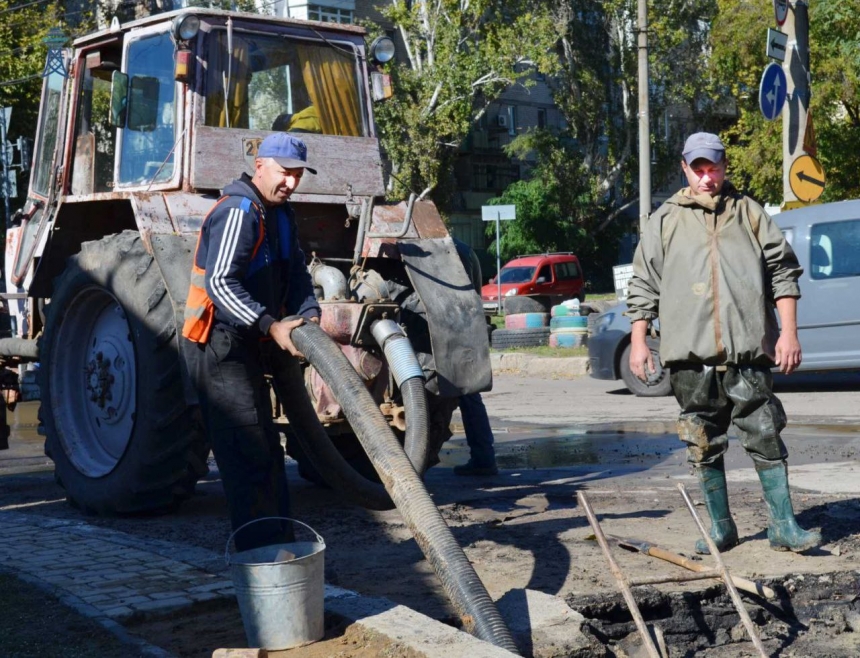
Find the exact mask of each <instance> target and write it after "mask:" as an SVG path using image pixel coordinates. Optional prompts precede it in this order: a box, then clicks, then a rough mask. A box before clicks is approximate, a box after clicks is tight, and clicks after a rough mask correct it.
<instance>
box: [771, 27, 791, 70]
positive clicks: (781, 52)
mask: <svg viewBox="0 0 860 658" xmlns="http://www.w3.org/2000/svg"><path fill="white" fill-rule="evenodd" d="M787 44H788V35H787V34H786V33H785V32H780V31H779V30H774V29H773V28H772V27H769V28H767V56H768V57H770V58H771V59H775V60H776V61H778V62H784V61H785V48H786V45H787Z"/></svg>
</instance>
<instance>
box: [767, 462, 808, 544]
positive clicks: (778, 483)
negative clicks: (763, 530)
mask: <svg viewBox="0 0 860 658" xmlns="http://www.w3.org/2000/svg"><path fill="white" fill-rule="evenodd" d="M755 470H756V472H757V473H758V479H759V480H761V488H762V490H763V491H764V500H765V502H766V503H767V510H768V515H769V517H770V523H769V524H768V527H767V538H768V540H769V541H770V547H771V548H772V549H773V550H775V551H794V552H795V553H802V552H803V551H808V550H809V549H810V548H815V547H816V546H820V545H821V533H820V532H810V531H808V530H804V529H803V528H801V527H800V526H799V525H797V520H796V519H795V518H794V508H793V507H792V505H791V492H790V491H789V489H788V466H787V465H786V463H785V462H779V463H777V464H760V463H758V462H756V465H755Z"/></svg>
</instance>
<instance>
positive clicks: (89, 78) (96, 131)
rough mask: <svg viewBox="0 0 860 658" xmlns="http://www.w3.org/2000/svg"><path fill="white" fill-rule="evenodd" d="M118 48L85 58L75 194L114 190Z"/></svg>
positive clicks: (103, 49)
mask: <svg viewBox="0 0 860 658" xmlns="http://www.w3.org/2000/svg"><path fill="white" fill-rule="evenodd" d="M120 56H121V54H120V51H119V47H118V44H117V45H113V46H112V45H105V46H102V47H101V48H100V49H99V50H92V51H89V52H87V53H85V54H84V56H83V58H82V64H83V75H82V80H81V84H80V87H79V88H78V102H77V107H76V111H77V119H76V120H75V142H74V144H75V151H74V154H75V155H74V160H73V163H72V178H71V193H72V194H92V193H93V192H108V191H110V190H111V189H112V188H113V164H114V155H115V154H116V129H115V128H113V127H112V126H111V125H110V121H109V118H110V92H111V74H112V73H113V72H114V71H116V70H117V69H119V63H120Z"/></svg>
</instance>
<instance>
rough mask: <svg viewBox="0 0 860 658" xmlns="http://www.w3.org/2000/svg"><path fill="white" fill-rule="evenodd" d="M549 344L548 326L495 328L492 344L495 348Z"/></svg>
mask: <svg viewBox="0 0 860 658" xmlns="http://www.w3.org/2000/svg"><path fill="white" fill-rule="evenodd" d="M543 345H549V327H537V328H530V329H496V330H495V331H494V332H493V343H492V346H493V348H494V349H497V350H504V349H509V348H512V347H541V346H543Z"/></svg>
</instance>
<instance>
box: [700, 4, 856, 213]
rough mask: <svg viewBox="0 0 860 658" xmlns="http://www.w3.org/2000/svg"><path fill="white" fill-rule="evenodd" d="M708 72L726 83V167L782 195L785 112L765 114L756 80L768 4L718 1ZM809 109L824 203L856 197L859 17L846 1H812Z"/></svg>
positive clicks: (771, 195)
mask: <svg viewBox="0 0 860 658" xmlns="http://www.w3.org/2000/svg"><path fill="white" fill-rule="evenodd" d="M717 4H718V8H719V11H718V14H717V16H716V18H715V19H714V23H713V31H712V46H713V48H712V52H713V54H712V57H711V58H710V60H709V62H708V73H709V76H710V78H711V80H712V81H713V84H714V85H715V86H716V85H723V86H725V87H727V88H728V89H730V93H731V97H732V98H733V99H734V101H735V102H736V103H737V108H738V116H737V120H736V122H734V123H733V124H732V125H731V126H729V127H728V128H727V129H726V130H725V131H724V132H723V137H724V138H725V140H726V142H727V151H728V157H729V173H730V175H731V176H732V178H733V179H734V181H735V183H736V185H738V186H739V187H740V188H742V189H744V190H746V191H747V192H748V193H749V194H751V195H752V196H753V197H755V198H757V199H758V200H759V201H761V202H763V203H779V202H781V201H782V198H783V182H782V177H783V161H782V160H783V149H782V131H783V127H782V118H781V117H780V118H778V119H777V120H775V121H768V120H766V119H765V118H764V117H763V116H762V114H761V112H760V110H759V108H758V86H759V81H760V79H761V74H762V71H763V70H764V67H765V65H766V64H767V58H766V56H765V53H764V52H763V50H764V49H763V48H762V36H763V35H764V34H765V30H766V29H767V27H769V26H772V25H773V11H772V7H771V6H770V5H769V4H765V3H749V2H746V1H745V0H718V3H717ZM809 44H810V61H811V64H810V68H811V71H810V82H811V102H810V108H811V112H812V116H813V117H814V126H815V134H816V136H817V141H818V154H817V157H818V158H819V160H821V162H822V165H823V166H824V170H825V172H826V174H827V181H828V182H827V187H826V188H825V190H824V194H823V195H822V198H821V200H822V201H834V200H840V199H848V198H854V197H858V196H860V181H858V178H857V173H856V172H857V169H858V166H860V15H858V13H857V12H856V11H855V8H853V7H852V6H851V5H850V4H849V3H845V2H842V1H840V0H816V1H815V2H812V3H810V4H809Z"/></svg>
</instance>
